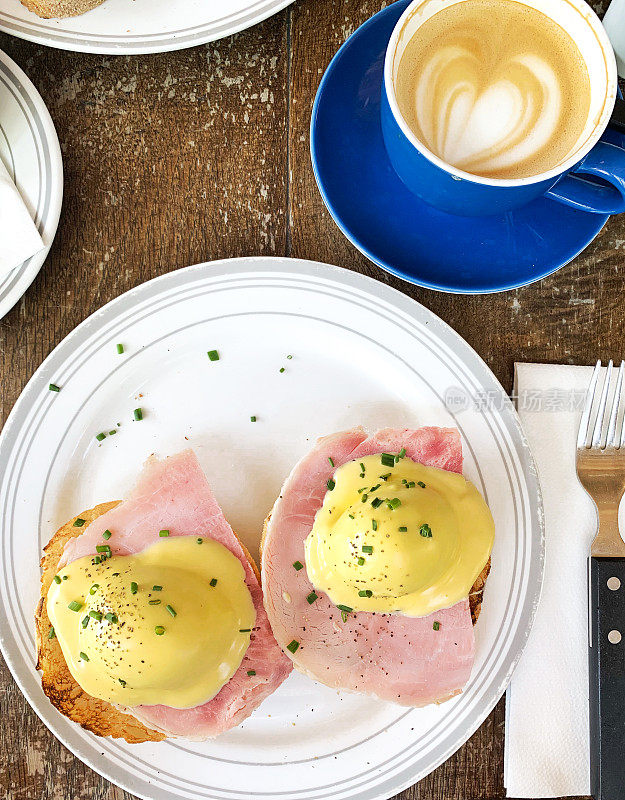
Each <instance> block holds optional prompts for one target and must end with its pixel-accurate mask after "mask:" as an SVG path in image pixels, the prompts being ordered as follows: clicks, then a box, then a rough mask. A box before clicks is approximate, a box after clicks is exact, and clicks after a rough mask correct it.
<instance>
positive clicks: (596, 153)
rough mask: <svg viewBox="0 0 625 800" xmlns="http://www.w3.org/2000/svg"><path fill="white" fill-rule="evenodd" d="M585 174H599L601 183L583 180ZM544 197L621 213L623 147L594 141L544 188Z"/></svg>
mask: <svg viewBox="0 0 625 800" xmlns="http://www.w3.org/2000/svg"><path fill="white" fill-rule="evenodd" d="M585 175H593V176H595V177H597V178H600V179H601V181H602V183H595V182H594V181H590V180H587V179H586V178H585V177H584V176H585ZM545 197H550V198H551V199H552V200H558V201H559V202H560V203H564V204H565V205H567V206H571V207H572V208H578V209H580V211H590V212H592V213H594V214H621V213H622V212H623V211H625V149H623V148H622V147H618V145H615V144H609V143H608V142H598V143H597V144H596V145H595V146H594V147H593V149H592V150H591V151H590V153H588V155H587V156H585V157H584V158H583V159H582V160H581V161H580V162H579V164H577V166H575V167H573V169H572V170H571V171H570V172H568V173H566V174H565V175H563V176H562V177H561V178H560V180H559V181H558V182H557V183H556V184H555V185H554V186H552V187H551V189H549V191H547V192H545Z"/></svg>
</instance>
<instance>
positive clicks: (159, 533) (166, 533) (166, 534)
mask: <svg viewBox="0 0 625 800" xmlns="http://www.w3.org/2000/svg"><path fill="white" fill-rule="evenodd" d="M158 535H159V536H169V531H168V530H167V529H166V528H165V530H162V531H159V532H158Z"/></svg>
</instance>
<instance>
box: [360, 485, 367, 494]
mask: <svg viewBox="0 0 625 800" xmlns="http://www.w3.org/2000/svg"><path fill="white" fill-rule="evenodd" d="M366 491H367V487H366V486H361V487H360V489H358V494H362V493H363V492H366Z"/></svg>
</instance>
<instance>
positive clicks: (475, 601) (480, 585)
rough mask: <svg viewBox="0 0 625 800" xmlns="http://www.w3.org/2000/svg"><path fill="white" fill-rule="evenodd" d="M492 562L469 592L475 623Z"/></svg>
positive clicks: (264, 524) (263, 544)
mask: <svg viewBox="0 0 625 800" xmlns="http://www.w3.org/2000/svg"><path fill="white" fill-rule="evenodd" d="M270 519H271V512H270V513H269V514H268V515H267V516H266V517H265V521H264V522H263V533H262V536H261V537H260V560H261V563H262V560H263V548H264V546H265V539H266V538H267V525H268V524H269V520H270ZM490 564H491V559H490V558H489V559H488V561H487V562H486V566H485V567H484V569H483V570H482V571H481V572H480V574H479V575H478V576H477V578H476V579H475V583H474V584H473V586H472V587H471V591H470V592H469V607H470V608H471V620H472V621H473V624H474V625H475V623H476V622H477V620H478V617H479V616H480V611H481V610H482V598H483V597H484V587H485V586H486V579H487V578H488V574H489V573H490Z"/></svg>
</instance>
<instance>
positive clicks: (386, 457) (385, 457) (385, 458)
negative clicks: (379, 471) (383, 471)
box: [380, 453, 395, 467]
mask: <svg viewBox="0 0 625 800" xmlns="http://www.w3.org/2000/svg"><path fill="white" fill-rule="evenodd" d="M380 461H381V462H382V466H383V467H394V466H395V456H393V455H391V454H390V453H382V455H381V456H380Z"/></svg>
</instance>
